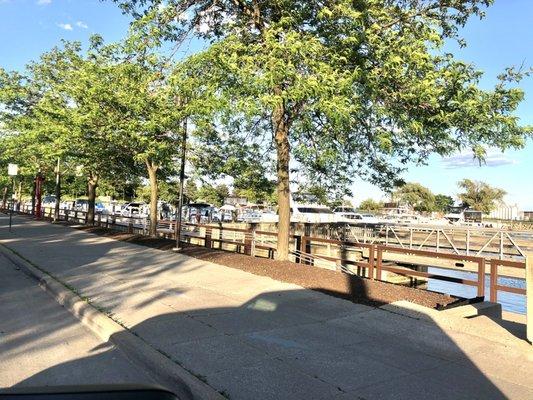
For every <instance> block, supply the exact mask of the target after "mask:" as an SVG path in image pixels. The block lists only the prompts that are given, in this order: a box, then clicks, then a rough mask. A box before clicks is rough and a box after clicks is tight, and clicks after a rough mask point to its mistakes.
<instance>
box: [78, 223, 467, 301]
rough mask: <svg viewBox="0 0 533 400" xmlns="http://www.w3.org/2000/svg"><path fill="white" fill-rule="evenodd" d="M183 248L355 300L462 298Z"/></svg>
mask: <svg viewBox="0 0 533 400" xmlns="http://www.w3.org/2000/svg"><path fill="white" fill-rule="evenodd" d="M76 229H80V230H83V231H85V232H90V233H94V234H97V235H101V236H106V237H110V238H113V239H116V240H120V241H124V242H129V243H134V244H138V245H142V246H147V247H151V248H155V249H159V250H170V249H172V248H173V247H175V243H176V242H175V241H174V240H170V239H164V238H153V237H147V236H141V235H134V234H129V233H125V232H118V231H114V230H111V229H105V228H99V227H86V226H83V227H76ZM183 247H184V248H183V250H182V251H181V254H185V255H187V256H190V257H194V258H198V259H201V260H205V261H210V262H213V263H216V264H221V265H224V266H226V267H230V268H236V269H240V270H243V271H246V272H250V273H252V274H255V275H261V276H267V277H270V278H272V279H275V280H277V281H282V282H288V283H294V284H296V285H299V286H302V287H305V288H308V289H312V290H316V291H320V292H323V293H326V294H329V295H332V296H335V297H340V298H343V299H347V300H351V301H353V302H355V303H363V304H367V305H372V306H380V305H383V304H388V303H392V302H394V301H399V300H406V301H410V302H412V303H416V304H420V305H422V306H426V307H430V308H441V307H443V306H446V305H448V304H451V303H453V302H455V301H457V300H458V299H457V298H455V297H452V296H449V295H445V294H441V293H436V292H430V291H427V290H423V289H416V288H411V287H407V286H402V285H394V284H391V283H386V282H380V281H371V280H370V279H365V278H361V277H358V276H354V275H349V274H345V273H342V272H337V271H331V270H327V269H323V268H317V267H311V266H308V265H304V264H296V263H293V262H290V261H277V260H270V259H267V258H261V257H251V256H247V255H244V254H237V253H232V252H228V251H222V250H216V249H208V248H205V247H201V246H195V245H191V244H184V246H183Z"/></svg>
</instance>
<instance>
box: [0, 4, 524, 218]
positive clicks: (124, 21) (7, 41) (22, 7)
mask: <svg viewBox="0 0 533 400" xmlns="http://www.w3.org/2000/svg"><path fill="white" fill-rule="evenodd" d="M128 22H129V20H128V18H127V17H125V16H123V15H122V14H121V13H120V10H119V9H118V8H117V7H116V5H115V4H113V3H112V2H111V1H104V2H101V1H99V0H0V38H1V39H0V66H2V67H4V68H6V69H22V68H23V67H24V65H25V64H26V63H27V62H28V61H30V60H32V59H36V58H38V57H39V55H40V54H41V53H42V52H44V51H46V50H48V49H50V48H51V47H53V46H54V45H56V44H58V43H59V41H60V40H61V39H67V40H80V41H82V42H86V41H87V39H88V38H89V36H90V35H91V34H93V33H99V34H102V35H103V36H104V38H105V39H106V41H115V40H119V39H120V38H122V37H123V36H124V35H125V33H126V31H127V28H128ZM532 26H533V1H531V0H496V2H495V5H494V6H493V7H491V8H489V9H488V10H487V16H486V18H485V19H484V20H482V21H478V20H471V21H470V22H469V23H468V25H467V26H466V27H465V28H464V29H463V31H462V35H463V36H464V37H465V39H466V40H467V43H468V46H467V48H464V49H459V48H457V46H454V45H450V46H449V48H450V49H451V50H452V51H453V53H454V54H455V55H456V56H457V57H458V58H460V59H463V60H465V61H468V62H473V63H474V64H476V66H477V67H478V68H479V69H481V70H483V71H484V72H485V77H484V79H483V81H482V86H483V87H485V88H487V89H488V88H490V87H491V86H492V85H494V83H495V81H496V76H497V75H498V74H499V73H500V72H501V71H503V69H504V68H505V67H506V66H511V65H520V64H522V63H525V65H527V66H533V29H531V27H532ZM520 86H521V87H522V88H523V89H524V91H525V93H526V100H525V101H524V102H523V104H522V105H521V106H520V109H519V111H518V115H519V117H520V118H521V121H522V123H523V124H531V125H533V77H532V78H529V79H526V80H525V81H524V82H522V83H521V85H520ZM532 173H533V141H531V140H530V141H529V142H528V145H527V146H526V148H525V149H523V150H520V151H509V152H506V153H505V154H503V155H502V154H500V153H497V152H493V153H490V154H489V158H488V162H487V165H484V166H481V167H480V166H478V165H476V164H475V163H473V162H472V161H471V158H470V155H469V154H459V155H456V156H454V157H453V158H451V159H442V158H440V157H438V156H433V157H431V158H430V160H429V164H428V165H427V166H422V167H420V166H419V167H416V166H412V167H410V169H409V172H408V173H406V174H405V179H406V180H408V181H414V182H420V183H421V184H423V185H425V186H427V187H429V188H430V189H431V190H432V191H434V192H435V193H443V194H449V195H451V196H454V195H455V194H456V193H457V186H456V183H457V181H459V180H460V179H463V178H470V179H477V180H483V181H486V182H489V183H490V184H492V185H495V186H498V187H501V188H503V189H505V190H506V191H507V192H508V195H507V197H506V201H507V202H508V203H512V204H514V203H518V205H519V206H521V208H523V209H530V210H533V185H531V184H529V182H530V175H531V174H532ZM354 194H355V202H359V201H361V200H362V199H365V198H367V197H374V198H376V199H379V198H383V193H382V192H381V191H380V190H379V189H378V188H376V187H374V186H372V185H369V184H367V183H364V182H357V183H356V184H355V185H354Z"/></svg>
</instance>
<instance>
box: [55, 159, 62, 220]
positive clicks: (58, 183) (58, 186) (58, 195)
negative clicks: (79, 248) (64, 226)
mask: <svg viewBox="0 0 533 400" xmlns="http://www.w3.org/2000/svg"><path fill="white" fill-rule="evenodd" d="M59 161H60V160H59V157H58V158H57V166H56V204H55V209H54V222H58V221H59V206H60V203H61V174H60V173H59Z"/></svg>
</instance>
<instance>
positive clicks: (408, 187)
mask: <svg viewBox="0 0 533 400" xmlns="http://www.w3.org/2000/svg"><path fill="white" fill-rule="evenodd" d="M394 198H395V199H397V200H398V201H399V202H400V203H403V204H407V205H408V206H410V207H412V208H413V209H415V210H416V211H433V210H434V209H435V195H434V194H433V193H431V190H429V189H428V188H426V187H424V186H422V185H421V184H419V183H406V184H404V185H402V186H401V187H399V188H398V189H396V191H395V192H394Z"/></svg>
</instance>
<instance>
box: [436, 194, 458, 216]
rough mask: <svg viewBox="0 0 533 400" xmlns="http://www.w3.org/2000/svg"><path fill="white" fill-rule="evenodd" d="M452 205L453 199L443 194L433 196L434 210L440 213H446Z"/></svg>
mask: <svg viewBox="0 0 533 400" xmlns="http://www.w3.org/2000/svg"><path fill="white" fill-rule="evenodd" d="M453 204H454V201H453V198H452V197H451V196H447V195H445V194H437V195H435V210H436V211H440V212H446V211H448V209H449V208H450V207H452V206H453Z"/></svg>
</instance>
